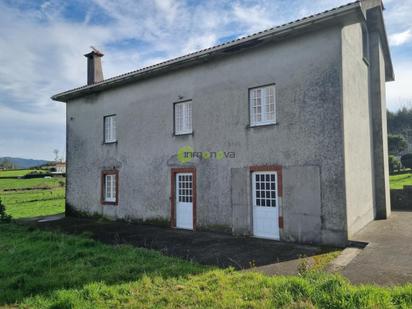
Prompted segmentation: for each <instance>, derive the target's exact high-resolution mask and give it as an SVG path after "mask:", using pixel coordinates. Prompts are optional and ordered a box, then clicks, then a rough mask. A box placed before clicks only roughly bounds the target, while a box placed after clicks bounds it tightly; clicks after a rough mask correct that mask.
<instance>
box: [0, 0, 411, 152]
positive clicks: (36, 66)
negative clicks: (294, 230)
mask: <svg viewBox="0 0 412 309" xmlns="http://www.w3.org/2000/svg"><path fill="white" fill-rule="evenodd" d="M77 1H78V2H76V0H73V1H71V2H68V1H63V0H48V1H42V2H41V3H40V5H38V8H37V9H34V8H31V9H27V8H26V9H24V10H23V9H22V8H21V7H19V6H18V5H17V4H16V5H10V3H13V2H9V5H7V4H6V2H1V1H0V51H1V52H0V63H1V65H0V131H1V132H2V133H3V132H6V131H7V132H9V136H10V135H13V134H14V135H13V136H12V137H10V138H8V141H5V140H4V139H0V156H1V155H5V154H6V153H4V151H5V150H4V149H8V151H12V152H10V153H7V154H9V155H19V153H20V154H21V155H23V154H24V155H26V153H29V152H30V151H33V150H34V151H35V153H36V155H32V157H41V156H42V154H44V157H45V158H50V156H51V151H50V155H49V150H47V151H46V150H43V149H46V148H47V143H48V142H49V143H54V144H55V143H58V142H59V141H61V142H62V145H64V121H65V113H64V105H61V104H56V103H52V102H51V100H50V98H49V97H50V96H51V95H53V94H55V93H57V92H59V91H63V90H67V89H70V88H73V87H77V86H80V85H83V84H84V83H85V81H86V59H85V58H84V57H83V54H84V53H86V52H87V51H88V50H89V46H90V45H94V46H96V47H97V48H99V49H101V50H102V51H103V53H104V54H105V56H104V58H103V59H102V61H103V71H104V76H105V77H106V78H108V77H111V76H115V75H118V74H122V73H125V72H128V71H132V70H135V69H138V68H140V67H143V66H146V65H151V64H154V63H157V62H160V61H163V60H166V59H169V58H173V57H177V56H180V55H183V54H186V53H189V52H193V51H196V50H199V49H203V48H206V47H210V46H212V45H215V44H217V43H218V42H220V41H221V40H222V38H226V37H231V36H241V35H246V34H251V33H253V32H257V31H261V30H264V29H266V28H269V27H272V26H276V25H279V24H282V23H285V22H288V21H291V20H294V19H297V18H301V17H303V16H306V15H310V14H313V13H316V12H319V11H322V10H326V9H330V8H332V7H333V6H338V5H341V4H344V3H347V2H348V1H349V0H317V1H311V0H304V1H302V0H289V1H282V0H278V1H275V0H255V1H251V0H235V1H229V0H222V1H188V0H176V1H172V0H154V1H151V0H140V1H135V0H119V1H110V0H89V2H84V1H80V0H77ZM16 3H26V2H25V1H21V2H16ZM35 3H37V2H33V5H32V6H33V7H34V6H35ZM385 3H386V5H387V10H386V11H385V16H386V24H387V28H388V33H389V34H390V38H391V43H392V44H393V46H394V49H395V51H397V50H399V49H402V48H405V46H409V44H406V43H407V42H409V41H410V40H411V36H412V19H410V16H409V13H410V12H411V11H412V1H410V0H396V1H393V0H392V1H391V0H386V1H385ZM76 4H77V6H78V7H81V8H82V9H83V10H85V12H84V14H83V15H84V17H83V20H82V19H81V18H80V19H79V18H75V19H68V18H67V17H66V16H65V15H64V14H65V12H66V13H67V11H65V10H66V8H67V6H68V5H76ZM102 16H104V17H105V18H104V23H103V22H102V21H101V20H102ZM96 20H98V21H100V22H99V23H96ZM405 29H408V30H406V31H405ZM130 42H131V43H130ZM394 65H395V71H396V78H397V81H396V82H394V83H390V84H388V106H389V107H390V108H396V107H397V106H400V105H401V104H403V103H402V102H405V101H407V100H410V99H411V98H412V93H411V92H410V91H409V88H412V87H410V85H411V83H412V81H411V77H410V74H409V73H408V70H409V72H411V70H412V61H411V60H404V61H402V62H400V61H399V60H397V58H394ZM12 120H13V121H12ZM10 128H12V129H13V130H14V131H13V130H11V129H10ZM30 128H34V130H35V131H36V132H34V131H33V130H30ZM32 131H33V132H32ZM13 132H15V133H13ZM52 132H56V133H52ZM59 134H60V135H59ZM35 139H37V143H38V144H39V145H40V144H41V145H43V146H42V147H37V148H36V147H35V143H34V142H33V140H35ZM39 139H41V140H39ZM11 140H13V142H11ZM5 143H6V144H5ZM7 143H8V144H9V145H11V143H13V145H14V146H13V147H11V146H10V147H8V148H5V147H6V146H5V145H7ZM53 147H56V146H52V148H53ZM25 149H26V150H25Z"/></svg>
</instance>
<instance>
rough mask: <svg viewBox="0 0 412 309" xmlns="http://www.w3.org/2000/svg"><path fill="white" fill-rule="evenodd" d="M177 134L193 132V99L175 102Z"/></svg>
mask: <svg viewBox="0 0 412 309" xmlns="http://www.w3.org/2000/svg"><path fill="white" fill-rule="evenodd" d="M174 113H175V134H176V135H181V134H190V133H192V131H193V130H192V101H187V102H180V103H175V106H174Z"/></svg>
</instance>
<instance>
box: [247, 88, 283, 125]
mask: <svg viewBox="0 0 412 309" xmlns="http://www.w3.org/2000/svg"><path fill="white" fill-rule="evenodd" d="M249 100H250V102H249V105H250V125H251V126H259V125H266V124H274V123H276V89H275V85H270V86H265V87H258V88H253V89H250V90H249Z"/></svg>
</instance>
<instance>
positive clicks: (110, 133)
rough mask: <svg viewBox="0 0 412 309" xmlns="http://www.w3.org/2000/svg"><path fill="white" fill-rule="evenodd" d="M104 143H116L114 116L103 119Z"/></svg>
mask: <svg viewBox="0 0 412 309" xmlns="http://www.w3.org/2000/svg"><path fill="white" fill-rule="evenodd" d="M103 129H104V142H105V143H115V142H117V132H116V115H107V116H104V118H103Z"/></svg>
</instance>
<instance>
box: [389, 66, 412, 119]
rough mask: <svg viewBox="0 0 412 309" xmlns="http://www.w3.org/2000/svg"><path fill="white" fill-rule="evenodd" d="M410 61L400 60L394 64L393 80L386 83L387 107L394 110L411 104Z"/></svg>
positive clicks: (411, 75) (411, 81) (411, 80)
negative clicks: (394, 79)
mask: <svg viewBox="0 0 412 309" xmlns="http://www.w3.org/2000/svg"><path fill="white" fill-rule="evenodd" d="M411 72H412V62H406V61H405V62H400V63H397V65H396V66H395V78H396V81H395V82H390V83H386V100H387V106H388V109H390V110H392V111H396V110H398V109H399V108H401V107H403V106H406V105H411V104H412V87H411V85H412V74H411Z"/></svg>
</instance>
